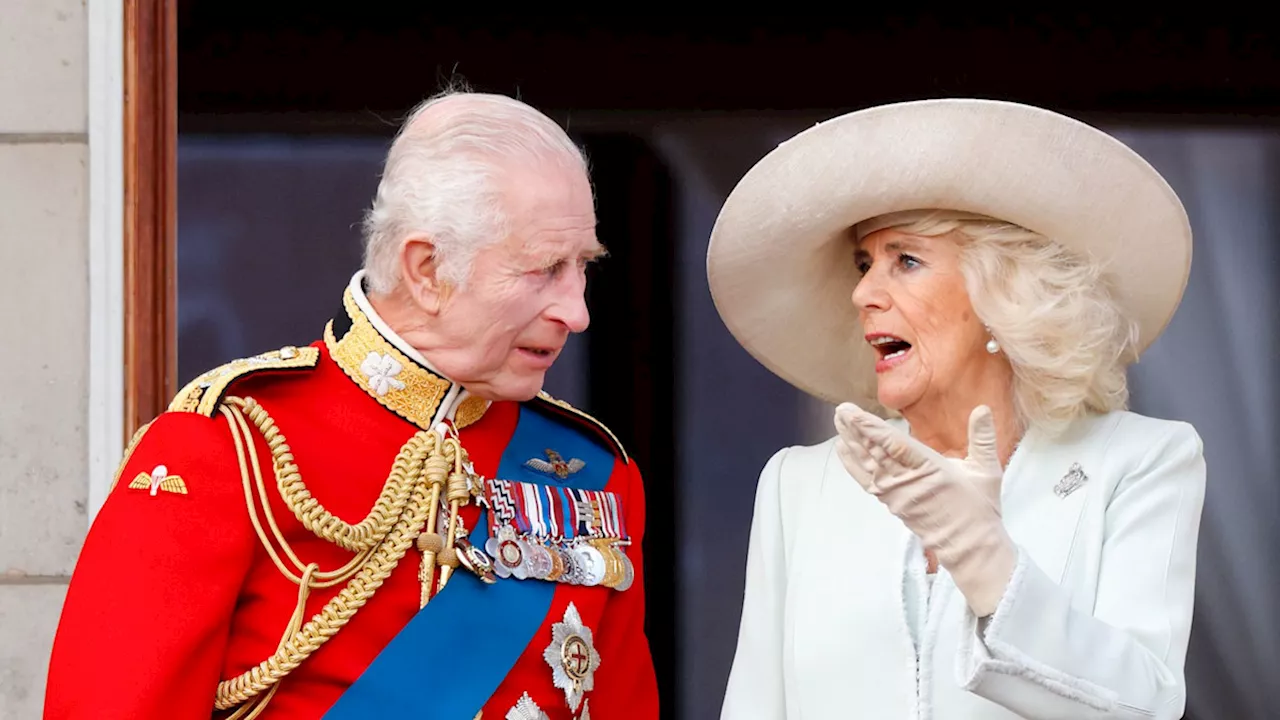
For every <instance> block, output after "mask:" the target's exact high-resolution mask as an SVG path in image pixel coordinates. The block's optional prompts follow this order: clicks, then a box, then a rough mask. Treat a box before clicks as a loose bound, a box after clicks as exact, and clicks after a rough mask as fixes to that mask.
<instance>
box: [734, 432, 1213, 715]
mask: <svg viewBox="0 0 1280 720" xmlns="http://www.w3.org/2000/svg"><path fill="white" fill-rule="evenodd" d="M1073 465H1077V466H1078V469H1079V471H1080V472H1074V473H1073V472H1072V467H1073ZM1073 479H1074V484H1075V488H1074V489H1072V487H1071V486H1072V484H1073ZM1055 486H1057V488H1056V491H1055ZM1204 492H1205V463H1204V458H1203V447H1202V443H1201V440H1200V437H1199V435H1198V434H1197V433H1196V431H1195V430H1194V429H1193V428H1192V427H1191V426H1190V425H1188V424H1186V423H1181V422H1172V421H1165V420H1156V419H1152V418H1147V417H1143V416H1141V415H1137V414H1134V413H1129V412H1114V413H1110V414H1107V415H1102V416H1092V417H1089V418H1085V419H1082V420H1079V421H1077V422H1075V423H1074V424H1073V425H1072V427H1071V428H1070V430H1069V431H1068V432H1067V433H1066V434H1065V435H1063V436H1060V437H1058V438H1056V439H1049V438H1047V437H1043V436H1040V435H1038V434H1037V433H1036V432H1035V431H1034V430H1033V431H1031V432H1028V433H1027V435H1026V436H1025V437H1024V439H1023V441H1022V443H1021V444H1020V445H1019V447H1018V449H1017V451H1016V452H1015V453H1014V455H1013V457H1012V458H1011V459H1010V462H1009V465H1008V467H1007V468H1006V472H1005V476H1004V484H1003V491H1002V503H1003V507H1004V515H1003V517H1004V522H1005V526H1006V528H1007V529H1008V531H1009V534H1010V536H1011V537H1012V538H1013V540H1014V542H1015V543H1016V544H1017V545H1018V562H1017V566H1016V568H1015V570H1014V574H1013V577H1012V580H1011V581H1010V583H1009V585H1008V587H1007V589H1006V591H1005V594H1004V597H1003V598H1002V600H1001V602H1000V605H999V607H998V608H997V610H996V612H995V613H994V614H993V615H992V616H990V617H989V618H983V619H982V621H981V622H979V619H978V618H976V617H974V615H973V613H972V612H970V611H969V609H968V607H967V605H966V603H965V600H964V597H963V596H962V595H961V594H960V592H959V591H958V590H957V589H956V587H955V585H954V583H953V582H952V581H951V579H950V577H949V576H948V575H947V573H946V571H945V569H939V570H938V573H937V576H936V579H935V580H934V581H933V582H932V584H931V586H930V585H929V584H927V583H926V578H925V574H924V569H923V568H924V560H923V557H922V554H923V553H922V550H921V548H920V546H919V544H918V541H916V540H915V537H914V535H912V534H911V532H910V531H909V530H907V529H906V527H905V526H904V525H903V524H902V523H901V521H899V520H898V519H897V518H896V517H894V516H893V515H891V514H890V513H889V512H888V510H887V509H886V508H885V507H884V505H883V504H881V503H880V501H878V500H877V499H876V498H874V497H872V496H871V495H869V494H867V493H866V492H865V491H864V490H863V489H862V488H861V487H860V486H859V485H858V483H857V482H856V481H855V480H854V479H853V478H851V477H850V476H849V475H848V473H847V472H846V471H845V469H844V467H843V466H842V465H841V464H840V460H839V458H838V457H837V456H836V454H835V439H834V438H833V439H831V440H828V441H827V442H824V443H822V444H820V445H816V446H811V447H792V448H785V449H783V450H781V451H779V452H778V453H777V454H775V455H774V456H773V458H772V459H770V460H769V462H768V464H767V465H766V466H765V468H764V470H763V472H762V473H761V475H760V483H759V486H758V489H757V493H756V505H755V513H754V518H753V520H752V528H751V539H750V546H749V549H748V554H747V574H746V589H745V593H744V595H745V597H744V602H743V609H742V620H741V627H740V630H739V636H738V646H737V652H736V655H735V657H734V661H733V668H732V671H731V673H730V677H729V684H728V689H727V691H726V696H725V699H724V705H723V710H722V714H721V718H722V720H772V719H781V718H786V719H787V720H828V719H833V720H834V719H835V718H841V719H843V718H851V719H852V718H868V719H870V720H898V719H899V718H903V719H905V718H911V719H913V720H1009V719H1011V718H1032V719H1035V720H1050V719H1051V718H1052V719H1058V718H1062V719H1064V720H1066V719H1070V720H1090V719H1101V718H1117V719H1119V718H1124V719H1126V720H1127V719H1130V718H1132V719H1135V720H1136V719H1138V718H1142V719H1144V720H1145V719H1148V718H1154V719H1156V720H1175V719H1176V718H1181V717H1182V714H1183V709H1184V706H1185V702H1186V692H1185V682H1184V675H1183V663H1184V660H1185V657H1186V650H1187V640H1188V636H1189V634H1190V631H1191V610H1192V604H1193V597H1194V585H1195V568H1196V543H1197V539H1198V536H1199V525H1200V513H1201V507H1202V505H1203V501H1204ZM926 596H927V601H926V599H925V598H926ZM913 598H914V600H913Z"/></svg>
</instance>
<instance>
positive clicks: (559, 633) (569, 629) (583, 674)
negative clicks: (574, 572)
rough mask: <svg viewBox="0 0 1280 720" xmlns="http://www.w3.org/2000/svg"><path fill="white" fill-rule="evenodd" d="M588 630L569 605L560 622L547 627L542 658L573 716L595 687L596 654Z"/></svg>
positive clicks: (597, 659)
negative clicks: (562, 691)
mask: <svg viewBox="0 0 1280 720" xmlns="http://www.w3.org/2000/svg"><path fill="white" fill-rule="evenodd" d="M592 642H593V641H592V636H591V628H588V627H587V626H586V625H583V624H582V616H581V615H579V614H578V608H577V606H575V605H574V604H573V603H572V602H571V603H569V607H568V608H566V609H565V611H564V620H562V621H560V622H558V623H555V624H554V625H552V626H551V644H550V645H548V646H547V649H546V650H544V651H543V652H542V658H543V659H544V660H546V661H547V664H548V665H550V666H551V672H552V675H553V676H554V678H555V686H556V687H557V688H559V689H561V690H564V700H565V702H566V703H568V704H569V709H570V710H572V711H574V712H577V711H578V706H579V705H581V704H582V696H583V695H584V694H585V693H586V692H587V691H589V690H591V689H592V688H593V687H595V674H596V668H598V667H600V654H599V653H597V652H596V649H595V647H594V645H593V644H592Z"/></svg>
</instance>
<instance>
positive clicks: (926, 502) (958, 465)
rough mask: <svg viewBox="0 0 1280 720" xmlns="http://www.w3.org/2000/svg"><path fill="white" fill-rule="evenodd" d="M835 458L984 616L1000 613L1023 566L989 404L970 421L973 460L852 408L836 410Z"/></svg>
mask: <svg viewBox="0 0 1280 720" xmlns="http://www.w3.org/2000/svg"><path fill="white" fill-rule="evenodd" d="M835 425H836V430H837V431H838V432H839V434H840V437H839V439H837V441H836V453H837V454H838V455H839V456H840V461H841V463H843V464H844V467H845V469H846V470H848V471H849V474H850V475H852V476H853V478H854V479H855V480H857V481H858V484H860V485H862V487H863V489H865V490H866V491H867V492H869V493H871V494H872V495H874V496H875V497H876V498H878V499H879V500H880V501H881V502H882V503H884V504H885V506H886V507H888V508H889V511H890V512H892V513H893V514H894V515H896V516H898V517H899V518H901V519H902V522H903V523H904V524H905V525H906V526H907V527H908V528H909V529H910V530H911V531H912V532H913V533H915V534H916V537H918V538H920V542H921V543H922V544H923V545H924V547H925V548H926V549H929V550H933V551H934V552H935V553H936V554H937V556H938V562H939V563H940V564H941V565H942V566H943V567H945V568H946V569H947V572H949V573H950V574H951V577H952V579H953V580H955V583H956V587H957V588H959V589H960V592H961V593H963V594H964V596H965V599H966V600H967V602H968V603H969V607H970V609H972V610H973V612H974V614H975V615H977V616H978V617H980V618H981V617H986V616H988V615H990V614H992V613H994V612H995V609H996V607H997V606H998V605H999V604H1000V598H1002V597H1003V596H1004V591H1005V588H1006V586H1007V585H1008V584H1009V578H1010V576H1011V575H1012V574H1013V568H1014V565H1015V564H1016V562H1017V549H1016V546H1015V545H1014V543H1013V540H1012V539H1011V538H1010V537H1009V534H1008V532H1006V531H1005V528H1004V523H1003V521H1002V520H1001V518H1000V485H1001V483H1002V481H1003V479H1004V471H1003V469H1002V468H1001V467H1000V458H999V454H998V452H997V450H996V430H995V422H994V420H993V419H992V416H991V409H990V408H988V407H987V406H985V405H980V406H978V407H977V408H974V410H973V413H972V414H971V415H970V416H969V455H968V457H966V458H964V459H951V458H947V457H943V456H942V455H940V454H939V453H938V452H936V451H935V450H933V449H932V448H930V447H928V446H926V445H925V444H924V443H921V442H920V441H918V440H916V439H915V438H913V437H911V436H909V435H907V434H906V433H903V432H901V431H899V430H897V429H895V428H893V427H892V426H890V425H889V424H888V423H886V422H885V421H884V420H882V419H880V418H879V417H876V416H875V415H873V414H871V413H869V412H867V411H865V410H863V409H862V408H859V407H858V406H857V405H854V404H852V403H842V404H841V405H840V406H839V407H837V408H836V413H835Z"/></svg>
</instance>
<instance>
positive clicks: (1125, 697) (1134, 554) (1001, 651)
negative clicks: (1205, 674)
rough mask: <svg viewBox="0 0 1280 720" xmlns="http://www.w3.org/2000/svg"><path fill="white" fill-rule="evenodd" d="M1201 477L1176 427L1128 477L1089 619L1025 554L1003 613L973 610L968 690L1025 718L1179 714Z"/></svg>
mask: <svg viewBox="0 0 1280 720" xmlns="http://www.w3.org/2000/svg"><path fill="white" fill-rule="evenodd" d="M1205 474H1206V472H1205V462H1204V455H1203V444H1202V442H1201V439H1200V436H1199V435H1198V434H1197V433H1196V431H1195V430H1194V429H1193V428H1192V427H1191V426H1190V425H1187V424H1185V423H1176V424H1173V429H1172V430H1171V431H1170V432H1167V433H1166V434H1165V435H1164V436H1163V437H1161V438H1159V439H1158V440H1156V441H1155V442H1153V443H1152V447H1151V448H1150V450H1149V451H1148V452H1147V454H1146V457H1145V458H1143V460H1142V461H1141V462H1140V463H1139V464H1138V465H1137V466H1136V468H1135V469H1134V470H1133V471H1132V472H1131V473H1130V474H1129V475H1128V476H1127V477H1125V478H1123V479H1122V480H1121V481H1120V483H1119V484H1118V485H1117V486H1116V489H1115V492H1114V494H1113V495H1112V498H1111V502H1110V505H1109V506H1108V508H1107V511H1106V537H1105V538H1104V541H1103V546H1102V556H1101V561H1100V562H1101V564H1100V567H1099V576H1098V588H1097V595H1096V602H1095V605H1094V608H1093V613H1092V614H1090V613H1087V612H1082V611H1080V610H1077V609H1075V608H1073V607H1072V604H1071V597H1070V594H1069V593H1068V592H1067V591H1066V590H1064V589H1063V588H1062V587H1059V586H1058V585H1057V584H1056V583H1055V582H1053V580H1051V579H1050V578H1049V577H1048V576H1047V575H1046V574H1045V573H1044V572H1043V571H1042V570H1041V569H1040V568H1039V567H1038V566H1037V565H1036V564H1035V563H1034V562H1033V561H1032V560H1031V559H1030V558H1029V557H1028V556H1027V554H1026V553H1025V552H1024V551H1021V550H1020V551H1019V557H1018V564H1017V567H1016V569H1015V570H1014V574H1013V578H1012V580H1011V581H1010V583H1009V586H1008V589H1007V590H1006V592H1005V595H1004V597H1003V598H1002V600H1001V602H1000V605H999V607H998V608H997V609H996V612H995V613H994V614H993V615H992V616H991V617H990V618H989V619H984V620H983V622H981V623H979V621H978V619H977V618H975V617H974V616H973V615H972V613H968V614H966V618H965V622H966V627H965V628H964V634H963V635H962V638H963V640H962V642H961V648H960V655H959V657H958V658H957V660H958V666H957V671H958V672H959V678H958V680H959V681H960V683H961V685H962V687H964V688H965V689H967V690H969V691H971V692H973V693H975V694H977V695H979V696H981V697H984V698H987V699H988V700H991V701H993V702H996V703H999V704H1000V705H1003V706H1004V707H1006V708H1008V709H1009V710H1012V711H1013V712H1015V713H1018V714H1019V715H1021V716H1023V717H1026V718H1028V719H1029V720H1055V719H1057V718H1070V719H1071V720H1091V719H1096V720H1102V719H1104V718H1106V719H1113V720H1120V719H1124V720H1129V719H1133V720H1139V719H1141V720H1177V719H1178V718H1181V717H1182V715H1183V710H1184V707H1185V705H1186V684H1185V676H1184V669H1183V665H1184V662H1185V659H1186V652H1187V641H1188V638H1189V636H1190V633H1191V611H1192V605H1193V602H1194V595H1195V569H1196V544H1197V540H1198V537H1199V528H1200V513H1201V508H1202V506H1203V504H1204V493H1205Z"/></svg>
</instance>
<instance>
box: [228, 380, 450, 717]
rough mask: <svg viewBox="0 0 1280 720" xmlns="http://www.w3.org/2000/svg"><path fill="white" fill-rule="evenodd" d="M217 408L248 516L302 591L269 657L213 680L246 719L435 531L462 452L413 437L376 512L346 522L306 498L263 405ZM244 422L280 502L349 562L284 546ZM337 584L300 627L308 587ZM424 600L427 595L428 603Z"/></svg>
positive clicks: (425, 435) (236, 403) (437, 439)
mask: <svg viewBox="0 0 1280 720" xmlns="http://www.w3.org/2000/svg"><path fill="white" fill-rule="evenodd" d="M219 411H220V412H221V413H222V414H223V416H225V417H226V418H227V421H228V424H229V425H230V427H231V435H232V438H233V439H234V440H235V446H236V454H237V456H238V460H239V463H240V475H241V479H242V480H243V483H244V494H245V501H246V504H247V506H248V510H249V519H250V520H251V521H252V523H253V527H254V530H256V531H257V533H258V538H259V540H261V542H262V546H263V547H264V548H265V549H266V551H267V554H268V555H269V556H270V557H271V560H272V561H273V562H274V563H275V565H276V567H277V568H278V569H279V570H280V572H281V573H282V574H283V575H284V576H285V577H287V578H288V579H289V580H290V581H292V582H293V583H294V584H296V585H298V603H297V606H296V607H295V609H294V612H293V616H292V617H291V618H290V620H289V623H288V625H287V626H286V628H285V632H284V635H283V637H282V638H281V639H280V645H279V647H278V648H277V649H276V652H275V654H274V655H272V656H271V657H270V658H267V659H266V660H264V661H262V662H261V663H259V664H258V665H257V666H256V667H254V668H252V669H250V670H248V671H246V672H244V673H241V674H240V675H239V676H238V677H234V678H232V679H230V680H225V681H223V682H221V683H219V684H218V690H217V695H216V697H215V700H214V708H215V709H216V710H228V709H230V708H235V707H237V706H241V707H238V709H237V710H236V711H235V713H233V714H232V715H231V716H230V719H234V720H250V719H251V718H254V717H257V716H258V715H259V714H260V713H261V712H262V711H263V710H264V709H265V708H266V704H267V703H268V702H269V701H270V700H271V697H272V696H273V695H274V694H275V692H276V689H277V688H278V687H279V682H280V680H281V679H282V678H284V677H285V676H286V675H288V674H289V673H290V672H292V671H293V670H294V669H295V668H297V667H298V666H299V665H300V664H302V662H303V661H304V660H306V659H307V658H308V657H309V656H310V655H311V654H312V653H314V652H315V651H316V650H318V649H319V648H320V646H321V645H323V644H324V643H325V641H327V640H328V639H329V638H331V637H333V636H334V635H335V634H336V633H337V632H338V631H339V630H340V629H342V627H343V626H344V625H346V624H347V622H349V621H350V620H351V618H352V617H353V616H354V615H355V614H356V611H357V610H359V609H360V608H361V607H363V606H364V604H365V603H366V602H368V601H369V599H370V598H371V597H373V594H374V592H376V591H377V590H378V588H379V587H381V586H382V583H383V582H385V581H386V579H387V578H388V577H389V576H390V575H391V572H392V571H393V570H395V568H396V565H397V564H399V562H400V560H401V559H402V558H403V557H404V556H405V554H406V553H407V552H408V551H409V548H411V547H413V544H414V542H415V540H417V539H418V536H419V535H420V534H421V533H422V531H423V528H424V527H427V528H430V532H431V533H434V532H435V524H434V521H435V520H436V512H435V507H436V505H435V503H438V502H439V500H438V499H439V497H440V492H441V490H442V489H444V486H445V485H446V482H447V481H448V480H452V479H453V478H452V477H450V476H452V475H456V474H458V472H459V470H460V469H461V468H462V467H463V463H464V462H465V451H463V450H462V447H461V446H460V445H459V444H458V442H457V439H456V438H442V437H441V436H440V434H439V433H438V432H436V431H434V430H431V431H419V432H418V433H415V434H414V435H413V437H411V438H409V440H408V442H406V443H405V444H404V445H403V446H402V447H401V449H400V453H399V454H398V455H397V456H396V459H395V462H394V463H393V464H392V468H391V473H390V475H389V476H388V477H387V481H386V484H385V485H384V487H383V489H382V493H381V494H380V495H379V497H378V499H377V501H376V502H375V503H374V505H373V509H372V510H371V511H370V512H369V514H368V516H367V517H365V519H364V520H361V521H360V522H359V523H356V524H354V525H352V524H350V523H346V522H344V521H342V520H340V519H338V518H337V517H335V516H334V515H332V514H331V513H330V512H328V511H327V510H325V509H324V507H323V506H321V504H320V503H319V501H317V500H316V499H315V498H314V497H312V496H311V493H310V492H309V491H308V490H307V488H306V486H305V485H304V484H303V482H302V476H301V474H300V473H299V472H298V466H297V465H296V464H295V463H294V458H293V453H292V451H291V450H290V448H289V444H288V443H287V442H286V441H285V438H284V435H283V434H282V433H281V432H280V429H279V428H278V427H276V424H275V422H274V421H273V420H272V419H271V417H270V416H269V415H268V414H267V411H266V410H264V409H263V408H262V406H261V405H258V404H257V403H256V402H254V401H253V400H252V399H251V398H244V399H242V398H236V397H230V398H226V399H225V400H224V401H223V403H222V405H221V406H220V408H219ZM250 423H252V424H253V426H254V428H256V429H257V431H258V433H259V434H261V435H262V437H263V438H264V439H265V441H266V444H267V448H268V449H269V450H270V452H271V458H272V464H273V470H274V473H275V479H276V489H277V491H278V492H279V493H280V497H281V498H283V500H284V503H285V505H286V506H287V507H288V508H289V509H290V510H291V511H292V512H293V514H294V517H296V518H297V519H298V521H299V522H301V523H302V525H303V526H304V527H306V528H307V529H308V530H310V531H311V532H312V533H314V534H315V535H316V536H318V537H320V538H322V539H324V540H327V541H328V542H331V543H333V544H335V545H338V546H339V547H342V548H344V549H346V550H349V551H351V552H353V553H355V557H353V558H352V559H351V561H350V562H348V563H347V564H346V565H344V566H342V567H341V568H338V569H336V570H331V571H327V572H321V571H320V569H319V567H318V566H317V565H316V564H315V563H310V564H304V563H303V562H302V561H301V560H300V559H299V558H298V556H297V555H296V554H295V553H294V552H293V549H292V548H291V547H289V544H288V543H287V542H286V541H285V539H284V536H283V534H282V533H281V531H280V528H279V526H278V525H277V524H276V521H275V518H274V517H273V516H272V513H271V505H270V503H269V502H268V493H267V486H266V483H265V482H264V480H263V476H262V469H261V467H260V465H259V462H258V453H257V451H256V450H255V449H254V442H253V438H252V434H251V433H252V431H251V430H250V427H249V424H250ZM450 470H453V471H454V472H453V473H450ZM259 506H260V509H261V513H262V515H263V516H264V518H265V520H266V527H265V528H264V526H263V522H262V520H261V519H259V517H258V512H259ZM442 540H443V539H442ZM441 545H444V543H443V542H441ZM448 545H450V546H451V545H452V543H448ZM277 547H278V548H279V549H277ZM282 554H283V557H282ZM286 560H287V563H286ZM425 565H426V558H425V557H424V566H425ZM428 577H429V576H428ZM343 582H345V583H346V586H345V587H344V588H343V589H342V590H340V591H339V592H338V594H337V595H336V596H334V598H333V599H332V600H330V601H329V602H328V603H326V604H325V606H324V607H323V608H322V609H321V610H320V612H318V613H316V614H315V615H314V616H312V618H311V619H310V620H308V621H307V622H306V623H305V624H304V623H303V618H304V617H305V614H306V603H307V598H308V597H309V596H310V592H311V590H314V589H316V588H326V587H332V586H334V585H338V584H340V583H343ZM427 583H430V580H427ZM426 599H427V598H426V595H425V594H424V597H423V603H424V604H425V602H426Z"/></svg>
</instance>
